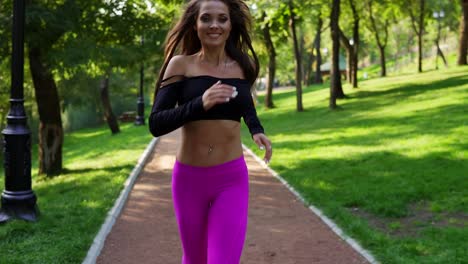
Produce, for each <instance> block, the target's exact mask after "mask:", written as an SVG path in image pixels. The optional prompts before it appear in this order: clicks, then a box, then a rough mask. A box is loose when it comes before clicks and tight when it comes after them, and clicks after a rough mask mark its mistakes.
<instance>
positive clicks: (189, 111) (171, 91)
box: [148, 82, 205, 137]
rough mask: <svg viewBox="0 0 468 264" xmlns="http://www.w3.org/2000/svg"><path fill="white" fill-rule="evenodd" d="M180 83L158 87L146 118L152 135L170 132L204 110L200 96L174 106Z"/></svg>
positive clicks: (157, 135)
mask: <svg viewBox="0 0 468 264" xmlns="http://www.w3.org/2000/svg"><path fill="white" fill-rule="evenodd" d="M180 85H181V82H176V83H173V84H170V85H167V86H165V87H162V88H160V89H159V91H158V93H157V95H156V98H155V101H154V104H153V108H152V110H151V114H150V116H149V120H148V121H149V122H148V123H149V129H150V132H151V134H153V136H155V137H159V136H162V135H165V134H167V133H169V132H172V131H174V130H176V129H177V128H179V127H181V126H182V125H184V124H185V123H187V122H188V121H191V120H192V119H193V118H195V117H196V116H197V115H199V114H201V113H203V112H204V111H205V110H204V108H203V100H202V96H198V97H195V98H194V99H192V100H190V101H188V102H186V103H185V104H183V105H179V106H177V107H175V106H176V104H177V98H178V93H179V92H180V91H179V90H180Z"/></svg>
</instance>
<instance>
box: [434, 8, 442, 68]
mask: <svg viewBox="0 0 468 264" xmlns="http://www.w3.org/2000/svg"><path fill="white" fill-rule="evenodd" d="M432 16H433V17H434V18H435V19H437V39H436V45H437V46H436V48H437V52H436V70H438V69H439V49H440V48H439V39H440V27H441V26H440V20H441V19H442V18H443V17H444V16H445V12H444V11H443V10H440V11H439V12H437V11H434V12H433V13H432Z"/></svg>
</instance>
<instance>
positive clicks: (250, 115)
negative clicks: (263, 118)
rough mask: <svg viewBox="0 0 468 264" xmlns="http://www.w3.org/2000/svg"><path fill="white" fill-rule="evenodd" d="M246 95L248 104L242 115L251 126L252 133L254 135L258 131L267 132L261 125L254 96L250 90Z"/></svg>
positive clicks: (249, 126)
mask: <svg viewBox="0 0 468 264" xmlns="http://www.w3.org/2000/svg"><path fill="white" fill-rule="evenodd" d="M244 96H245V97H247V98H246V99H245V104H246V105H245V108H244V113H243V114H242V117H243V118H244V122H245V124H246V125H247V127H248V128H249V132H250V134H251V135H252V136H253V135H255V134H257V133H265V132H264V129H263V126H262V125H261V123H260V120H259V119H258V116H257V111H256V110H255V106H254V103H253V98H252V95H251V94H250V91H248V92H247V93H246V94H245V95H244Z"/></svg>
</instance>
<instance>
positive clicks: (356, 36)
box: [349, 0, 360, 88]
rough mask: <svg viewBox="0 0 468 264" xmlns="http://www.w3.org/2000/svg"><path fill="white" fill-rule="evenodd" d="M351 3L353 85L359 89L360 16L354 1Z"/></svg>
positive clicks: (350, 0) (351, 0) (350, 1)
mask: <svg viewBox="0 0 468 264" xmlns="http://www.w3.org/2000/svg"><path fill="white" fill-rule="evenodd" d="M349 3H350V5H351V9H352V11H353V41H354V44H353V50H352V55H351V56H352V57H353V59H352V60H353V64H352V65H351V83H352V84H353V88H357V87H358V78H357V72H358V60H359V54H358V53H359V42H360V39H359V20H360V18H359V15H358V12H357V10H356V7H355V5H354V1H353V0H349Z"/></svg>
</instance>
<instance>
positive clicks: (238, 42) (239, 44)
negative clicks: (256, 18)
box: [155, 0, 259, 96]
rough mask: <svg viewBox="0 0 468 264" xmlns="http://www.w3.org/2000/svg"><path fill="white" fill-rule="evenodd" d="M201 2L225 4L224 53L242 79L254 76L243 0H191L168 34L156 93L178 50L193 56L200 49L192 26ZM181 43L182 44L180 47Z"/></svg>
mask: <svg viewBox="0 0 468 264" xmlns="http://www.w3.org/2000/svg"><path fill="white" fill-rule="evenodd" d="M204 1H221V2H223V3H224V4H225V5H226V6H227V7H228V9H229V16H230V18H231V26H232V29H231V33H230V35H229V37H228V39H227V41H226V46H225V50H226V54H227V55H228V56H229V57H231V58H232V59H233V60H235V61H236V62H237V63H238V64H239V65H240V67H241V68H242V71H243V73H244V76H245V78H246V79H247V81H249V83H250V84H251V85H253V83H254V82H255V80H256V79H257V77H258V71H259V62H258V58H257V54H256V53H255V51H254V49H253V47H252V40H251V38H250V34H249V31H250V30H251V27H252V18H251V16H250V11H249V7H248V6H247V4H245V3H244V1H243V0H191V1H190V2H189V3H188V4H187V6H186V8H185V11H184V13H183V14H182V17H181V18H180V19H179V21H178V22H177V24H176V25H175V26H174V27H173V28H172V30H171V31H170V32H169V34H168V35H167V38H166V44H165V45H166V47H165V50H164V64H163V66H162V68H161V71H160V72H159V77H158V81H157V83H156V90H155V96H156V93H157V91H158V88H159V86H160V85H161V82H162V78H164V73H165V71H166V68H167V65H168V64H169V61H170V60H171V58H172V57H173V56H174V55H175V53H176V52H177V51H179V52H180V54H183V55H192V54H195V53H197V52H198V51H200V49H201V42H200V39H199V38H198V35H197V32H196V30H195V29H194V27H193V25H196V23H197V18H198V14H199V11H200V4H201V3H202V2H204ZM181 42H182V45H181V46H179V45H180V44H181ZM249 51H250V52H251V54H252V55H251V56H252V57H253V61H252V59H251V58H250V56H249V55H248V52H249Z"/></svg>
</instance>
